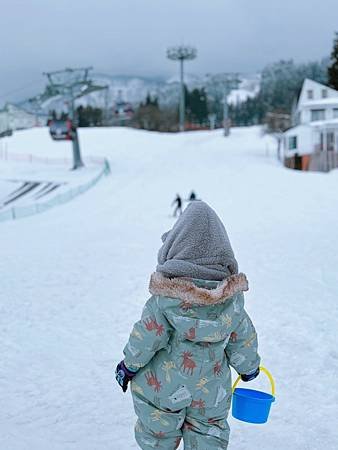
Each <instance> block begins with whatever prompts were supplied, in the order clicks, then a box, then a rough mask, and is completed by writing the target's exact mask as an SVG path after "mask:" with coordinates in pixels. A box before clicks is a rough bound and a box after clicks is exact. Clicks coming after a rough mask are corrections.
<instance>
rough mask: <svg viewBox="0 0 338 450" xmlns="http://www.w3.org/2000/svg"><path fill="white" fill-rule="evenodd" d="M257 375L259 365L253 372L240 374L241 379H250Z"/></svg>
mask: <svg viewBox="0 0 338 450" xmlns="http://www.w3.org/2000/svg"><path fill="white" fill-rule="evenodd" d="M258 375H259V367H257V369H255V370H254V371H253V372H250V373H247V374H243V375H241V379H242V381H245V382H246V381H251V380H254V379H255V378H256V377H258Z"/></svg>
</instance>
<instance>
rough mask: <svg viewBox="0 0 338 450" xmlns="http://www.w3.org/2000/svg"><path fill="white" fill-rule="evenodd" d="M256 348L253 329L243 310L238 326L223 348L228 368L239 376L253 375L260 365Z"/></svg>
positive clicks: (255, 335) (255, 336)
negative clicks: (232, 369)
mask: <svg viewBox="0 0 338 450" xmlns="http://www.w3.org/2000/svg"><path fill="white" fill-rule="evenodd" d="M257 347H258V341H257V333H256V330H255V327H254V326H253V323H252V322H251V319H250V317H249V316H248V314H247V312H246V311H245V309H244V308H243V309H242V311H241V318H240V321H239V324H238V326H237V328H236V329H235V330H233V332H232V333H231V336H230V340H229V342H228V344H227V346H226V348H225V353H226V355H227V358H228V361H229V364H230V366H231V367H233V368H234V369H235V370H236V371H237V372H238V373H239V374H241V375H248V374H252V373H255V371H256V370H257V369H258V367H259V363H260V357H259V355H258V353H257Z"/></svg>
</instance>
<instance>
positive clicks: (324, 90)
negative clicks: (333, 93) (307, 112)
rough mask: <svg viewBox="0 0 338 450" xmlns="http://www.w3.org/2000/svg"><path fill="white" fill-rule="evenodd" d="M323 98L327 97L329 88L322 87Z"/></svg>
mask: <svg viewBox="0 0 338 450" xmlns="http://www.w3.org/2000/svg"><path fill="white" fill-rule="evenodd" d="M322 98H327V89H322Z"/></svg>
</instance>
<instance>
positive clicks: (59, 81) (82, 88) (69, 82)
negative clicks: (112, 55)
mask: <svg viewBox="0 0 338 450" xmlns="http://www.w3.org/2000/svg"><path fill="white" fill-rule="evenodd" d="M90 70H92V67H83V68H78V69H71V68H66V69H64V70H57V71H54V72H45V73H44V75H45V76H46V77H47V79H48V85H47V87H46V91H45V95H44V99H46V98H47V97H48V98H52V97H56V96H61V97H63V98H64V100H65V101H66V102H67V105H68V115H69V118H70V120H71V121H72V123H73V129H72V143H73V170H76V169H79V168H80V167H83V162H82V158H81V151H80V144H79V137H78V133H77V118H76V116H75V100H76V99H78V98H80V97H83V96H85V95H88V94H91V93H92V92H95V91H101V90H103V89H107V88H108V86H98V85H95V84H94V83H93V81H92V80H91V79H90V77H89V71H90Z"/></svg>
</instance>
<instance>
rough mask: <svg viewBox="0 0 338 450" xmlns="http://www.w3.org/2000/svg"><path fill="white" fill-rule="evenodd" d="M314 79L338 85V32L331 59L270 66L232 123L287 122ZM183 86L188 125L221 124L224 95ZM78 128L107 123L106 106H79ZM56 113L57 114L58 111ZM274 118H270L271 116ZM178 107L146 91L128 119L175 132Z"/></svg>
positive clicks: (233, 112)
mask: <svg viewBox="0 0 338 450" xmlns="http://www.w3.org/2000/svg"><path fill="white" fill-rule="evenodd" d="M305 78H310V79H312V80H314V81H317V82H319V83H323V84H327V85H329V86H330V87H332V88H334V89H337V90H338V33H336V34H335V38H334V41H333V49H332V52H331V55H330V58H324V59H322V60H321V61H311V62H308V63H301V64H299V63H296V62H294V61H293V60H292V59H290V60H281V61H278V62H274V63H272V64H269V65H267V66H266V67H265V68H264V69H263V71H262V74H261V82H260V90H259V92H258V93H257V94H256V95H255V96H254V97H249V98H247V99H246V100H245V101H243V102H240V103H238V104H230V105H229V118H230V121H231V124H232V125H233V126H247V125H256V124H263V123H268V124H270V125H271V123H272V125H271V126H273V123H274V122H271V120H273V121H274V120H275V118H276V117H277V118H278V117H282V119H283V124H285V126H284V127H287V125H288V122H287V121H286V120H285V117H286V116H287V115H289V116H291V113H292V109H293V107H294V105H295V102H296V100H297V97H298V95H299V93H300V89H301V87H302V84H303V81H304V79H305ZM184 89H185V116H186V128H188V129H189V127H190V128H196V127H200V128H208V127H209V126H210V124H211V122H212V121H213V125H215V126H222V110H223V105H222V99H221V97H219V98H214V97H208V93H207V90H206V88H205V87H201V88H193V89H191V90H190V89H189V88H188V87H187V86H185V87H184ZM76 113H77V122H78V125H79V126H80V127H88V126H101V125H106V124H107V123H105V120H104V117H105V114H104V111H103V110H102V109H100V108H95V107H92V106H79V107H78V108H77V110H76ZM54 114H55V113H54ZM271 118H272V119H271ZM178 120H179V112H178V105H177V106H163V105H160V104H159V101H158V98H157V97H152V96H151V95H150V94H148V95H147V97H146V99H145V100H144V101H143V102H141V103H140V104H139V105H138V107H137V108H136V109H135V113H134V115H133V117H132V118H131V119H130V120H128V121H126V124H128V125H131V126H134V127H137V128H141V129H146V130H153V131H169V132H170V131H177V130H178Z"/></svg>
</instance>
